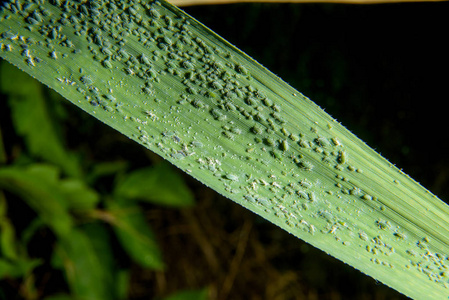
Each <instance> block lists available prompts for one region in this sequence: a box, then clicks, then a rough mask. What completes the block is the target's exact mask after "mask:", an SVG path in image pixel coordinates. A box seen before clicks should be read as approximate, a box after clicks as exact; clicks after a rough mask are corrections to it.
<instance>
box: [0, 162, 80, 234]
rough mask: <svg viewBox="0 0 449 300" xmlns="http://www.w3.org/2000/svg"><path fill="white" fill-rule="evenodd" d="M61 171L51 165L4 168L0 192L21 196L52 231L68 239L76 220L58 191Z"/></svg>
mask: <svg viewBox="0 0 449 300" xmlns="http://www.w3.org/2000/svg"><path fill="white" fill-rule="evenodd" d="M58 175H59V174H58V170H57V168H55V167H53V166H49V165H42V164H34V165H30V166H28V167H20V168H19V167H4V168H0V188H4V189H6V190H8V191H10V192H12V193H15V194H17V195H19V196H21V197H22V198H23V199H24V200H25V201H26V202H27V203H28V205H29V206H30V207H32V208H33V209H34V210H36V211H37V212H38V213H39V217H40V218H42V220H43V221H44V222H45V223H46V224H47V225H48V226H50V227H51V228H52V230H53V231H54V232H55V233H57V234H59V235H61V236H65V235H67V234H68V233H69V232H70V229H71V227H72V218H71V216H70V215H69V213H68V211H67V207H66V206H65V205H64V203H65V201H64V197H63V195H62V194H61V193H60V191H59V189H58V181H57V180H58V178H57V177H58Z"/></svg>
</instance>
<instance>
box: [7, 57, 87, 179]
mask: <svg viewBox="0 0 449 300" xmlns="http://www.w3.org/2000/svg"><path fill="white" fill-rule="evenodd" d="M0 73H1V74H8V75H7V76H0V90H1V91H2V92H3V93H6V94H8V99H9V107H10V109H11V117H12V120H13V123H14V126H15V128H16V130H17V132H18V133H19V134H20V135H22V136H23V138H24V141H25V143H26V145H27V148H28V151H29V152H30V154H32V155H34V156H36V157H37V158H42V159H44V160H46V161H48V162H51V163H54V164H56V165H58V166H59V167H61V169H62V170H63V171H64V173H66V174H68V175H72V176H75V177H79V176H80V174H81V173H80V172H81V171H80V166H79V165H78V160H77V157H76V156H75V155H74V154H72V153H70V152H67V151H66V149H65V147H64V145H63V142H62V139H61V134H62V133H61V132H59V131H58V130H57V129H59V128H58V127H57V125H56V123H55V119H56V118H55V115H54V114H52V113H51V111H50V109H49V107H48V103H47V101H46V99H45V97H44V95H43V88H42V85H41V84H40V83H39V82H38V81H37V80H35V79H33V78H31V77H30V76H27V75H25V74H24V73H23V72H21V71H20V70H18V69H17V68H14V67H13V66H12V65H10V64H5V63H2V64H0ZM55 103H57V102H55V101H53V105H55ZM59 130H60V129H59Z"/></svg>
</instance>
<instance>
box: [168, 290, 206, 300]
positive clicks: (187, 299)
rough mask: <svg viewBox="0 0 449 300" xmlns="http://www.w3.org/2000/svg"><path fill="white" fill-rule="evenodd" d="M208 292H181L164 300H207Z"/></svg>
mask: <svg viewBox="0 0 449 300" xmlns="http://www.w3.org/2000/svg"><path fill="white" fill-rule="evenodd" d="M207 299H208V290H207V289H202V290H192V291H179V292H176V293H174V294H173V295H170V296H168V297H166V298H164V299H163V300H207Z"/></svg>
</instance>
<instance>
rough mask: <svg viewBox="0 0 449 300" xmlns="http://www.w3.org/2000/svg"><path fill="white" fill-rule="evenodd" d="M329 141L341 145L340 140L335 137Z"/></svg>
mask: <svg viewBox="0 0 449 300" xmlns="http://www.w3.org/2000/svg"><path fill="white" fill-rule="evenodd" d="M331 141H332V144H334V145H335V146H341V143H340V141H339V140H338V139H337V138H336V137H333V138H331Z"/></svg>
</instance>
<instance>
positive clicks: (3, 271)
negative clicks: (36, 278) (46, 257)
mask: <svg viewBox="0 0 449 300" xmlns="http://www.w3.org/2000/svg"><path fill="white" fill-rule="evenodd" d="M41 264H42V261H41V260H40V259H25V258H23V259H22V258H21V259H18V260H16V261H14V262H12V261H9V260H6V259H3V258H1V257H0V279H4V278H18V277H23V276H24V275H25V274H27V273H29V272H31V271H32V270H33V269H34V268H36V267H37V266H39V265H41Z"/></svg>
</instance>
